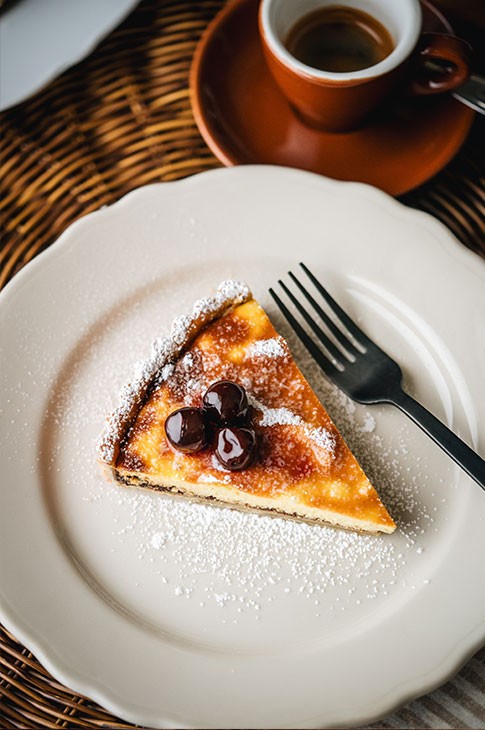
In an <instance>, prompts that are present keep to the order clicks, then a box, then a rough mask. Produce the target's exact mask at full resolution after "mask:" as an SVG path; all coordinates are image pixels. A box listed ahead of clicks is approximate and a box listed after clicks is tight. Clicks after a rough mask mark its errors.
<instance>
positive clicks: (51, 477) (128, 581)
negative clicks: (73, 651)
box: [45, 284, 450, 644]
mask: <svg viewBox="0 0 485 730" xmlns="http://www.w3.org/2000/svg"><path fill="white" fill-rule="evenodd" d="M201 286H202V284H201ZM184 306H185V304H184V302H179V301H177V308H178V309H179V311H180V310H183V308H184ZM204 306H205V305H204ZM164 308H165V306H164V302H163V301H162V303H161V302H160V299H158V300H157V299H156V298H154V299H153V301H150V303H149V306H148V304H146V305H145V304H144V302H143V300H142V301H141V304H140V306H139V311H133V312H130V313H129V314H126V315H125V316H126V317H127V319H126V321H125V320H120V321H119V322H118V321H114V322H112V323H110V326H109V327H107V328H100V327H97V328H96V329H95V334H94V335H93V337H92V338H91V339H89V341H88V340H86V342H85V345H84V346H83V350H82V357H80V358H79V359H78V360H76V361H75V362H74V364H71V365H70V366H69V368H68V369H67V370H66V371H65V372H63V373H61V374H60V377H59V378H58V380H57V382H58V384H59V385H58V386H56V391H55V392H54V394H53V397H52V399H51V402H50V407H49V408H50V410H49V414H48V416H47V421H48V431H49V434H50V436H49V439H48V440H46V442H45V447H46V453H47V452H48V453H49V457H48V464H47V468H46V478H45V479H46V482H48V484H49V487H48V490H49V492H51V493H52V494H53V495H54V496H53V498H52V500H51V501H52V504H53V505H54V506H55V510H56V514H55V516H54V519H55V521H56V522H57V523H59V525H60V527H59V531H60V532H62V533H65V534H68V535H69V536H70V540H71V542H72V544H73V545H74V546H75V549H76V560H77V562H78V563H79V564H81V565H83V566H84V568H83V571H84V572H85V573H86V574H88V573H90V572H91V573H93V574H94V575H96V576H97V579H98V580H99V582H100V583H101V584H102V585H103V589H104V590H105V591H106V592H107V593H110V594H111V595H114V596H116V598H117V600H118V602H120V603H122V604H123V605H124V606H129V607H130V609H132V610H134V611H136V612H137V613H139V614H141V615H142V616H143V617H144V618H148V619H149V620H150V622H151V623H152V624H155V625H163V626H166V625H167V622H168V625H171V624H172V623H174V624H176V626H177V629H178V630H179V631H182V632H183V631H185V630H187V631H189V629H190V627H191V626H193V624H194V621H197V622H199V621H202V623H204V622H208V623H207V626H208V628H207V631H208V632H209V633H210V631H213V633H212V634H211V635H212V636H219V634H218V630H219V629H218V628H217V627H219V628H220V625H221V624H224V622H227V626H230V625H232V624H238V625H239V626H242V625H246V624H247V623H248V622H249V624H251V622H254V621H256V624H255V626H256V625H259V623H261V629H262V628H263V625H264V640H266V639H267V637H268V635H269V634H271V631H273V629H272V628H271V627H272V626H273V625H274V627H275V628H274V642H275V644H276V643H277V642H278V641H279V639H278V637H279V636H280V635H281V632H282V631H283V632H285V633H286V634H287V632H289V633H290V634H291V631H292V629H291V616H292V615H294V611H298V612H299V615H303V616H305V621H307V625H308V633H309V634H311V633H312V632H313V631H320V629H321V627H320V624H319V623H318V621H319V616H322V615H325V616H326V624H325V625H326V626H333V625H334V624H333V621H334V620H337V619H336V618H335V617H338V616H340V617H342V620H343V617H344V616H346V615H352V616H354V615H355V611H358V615H359V616H360V617H361V616H363V615H367V612H372V611H373V610H374V608H371V607H373V606H376V605H377V604H379V605H383V602H384V601H387V600H388V599H389V598H392V596H397V595H400V593H401V592H402V591H405V592H407V591H409V590H413V589H414V590H418V589H423V586H427V585H428V584H429V583H428V582H427V581H430V580H431V582H432V571H430V570H428V557H429V555H430V552H429V547H428V546H429V545H430V543H432V542H433V540H434V539H435V538H434V537H433V535H435V536H436V539H437V540H441V539H442V537H441V534H440V533H441V532H442V531H443V526H444V522H443V519H444V517H443V515H445V516H446V514H447V511H448V510H449V508H450V507H449V506H448V505H447V504H446V503H443V502H442V496H443V495H439V496H438V491H434V490H430V489H429V476H428V470H427V464H426V452H424V456H423V453H422V452H420V451H419V449H418V450H417V451H415V452H413V453H412V458H411V455H410V453H409V448H410V445H409V444H410V427H409V426H408V424H407V422H403V421H399V422H397V421H392V420H391V421H389V423H388V422H387V420H386V419H387V417H388V415H389V414H388V413H387V411H385V409H381V408H375V409H371V408H365V407H363V406H356V405H355V404H354V403H353V402H352V401H350V400H349V399H347V398H346V397H345V396H344V395H343V394H342V393H341V392H340V391H338V389H336V388H335V387H334V386H332V385H331V384H330V383H329V382H328V381H327V380H325V378H324V377H323V376H322V374H321V373H320V372H319V370H318V368H317V367H316V365H315V363H314V362H313V361H312V359H311V357H310V356H309V355H308V354H307V352H306V350H305V349H304V348H302V347H301V346H300V345H299V344H298V342H297V341H296V340H295V338H292V337H291V335H290V336H289V337H288V339H289V341H290V344H291V349H292V353H293V354H294V355H295V357H296V360H297V362H298V364H299V365H300V367H301V368H302V370H303V371H304V373H305V375H307V377H308V378H309V380H310V382H311V384H312V386H313V387H314V388H315V390H316V392H317V394H318V395H319V397H320V398H321V400H322V401H323V402H324V404H325V406H326V407H327V408H328V410H329V412H330V415H331V416H332V417H333V418H334V420H335V421H336V423H337V425H338V427H339V429H340V430H341V431H342V432H343V435H344V436H345V437H346V439H347V441H348V443H349V445H350V447H351V448H352V450H353V451H354V452H355V453H356V454H357V456H358V458H359V460H360V461H361V463H362V465H363V467H364V469H365V471H366V472H367V473H368V475H369V477H370V478H371V481H373V482H374V483H375V485H376V487H377V488H378V490H379V493H380V495H381V496H382V498H383V501H384V502H385V504H386V506H387V507H388V508H389V511H390V512H391V514H392V516H393V517H394V518H395V519H396V521H397V523H398V529H397V530H396V532H395V533H394V534H393V535H386V536H372V535H360V534H356V533H351V532H345V531H342V530H337V529H332V528H326V527H322V526H318V525H306V524H303V523H298V522H292V521H290V520H284V519H280V518H274V517H269V516H259V515H254V514H251V513H244V512H237V511H233V510H229V509H223V508H219V507H213V506H210V505H208V506H206V505H199V504H194V503H190V502H187V501H183V500H180V499H175V498H172V497H169V496H163V495H157V494H147V493H145V492H143V491H142V490H137V489H135V488H130V489H125V488H123V487H120V486H117V485H113V484H107V483H105V482H104V480H103V479H102V477H101V476H100V474H99V471H98V465H97V464H96V455H95V453H94V441H95V437H96V435H97V433H98V432H99V428H100V424H101V423H102V421H103V418H104V415H105V412H106V410H108V408H107V403H108V404H109V402H110V398H111V395H110V394H109V393H106V388H107V387H108V388H111V389H112V390H114V389H115V384H116V382H118V381H119V380H120V379H124V375H123V373H125V372H129V370H130V369H131V366H130V361H131V362H132V361H133V360H134V359H135V358H136V353H137V352H140V351H141V349H142V347H143V343H144V342H145V341H146V338H147V332H148V328H149V327H150V326H151V327H153V322H154V321H155V322H156V321H157V312H158V311H160V309H164ZM270 314H271V312H270ZM132 317H135V319H134V320H133V324H131V325H129V323H130V321H131V319H130V318H132ZM159 326H160V325H157V328H158V327H159ZM278 326H280V324H278ZM130 327H131V329H130ZM281 331H282V334H286V332H285V329H284V326H282V327H281ZM120 333H121V335H123V334H125V336H124V337H123V336H120ZM126 333H127V334H126ZM132 333H135V338H134V337H133V336H132ZM148 337H149V338H150V335H148ZM127 342H128V347H127ZM156 349H157V350H158V351H162V352H163V340H160V341H159V343H158V345H157V348H156ZM267 356H268V355H267V353H266V354H265V355H261V357H267ZM185 357H186V358H188V359H187V362H186V365H187V370H188V371H190V370H193V368H194V363H193V362H190V355H186V356H185ZM183 360H184V358H182V361H183ZM120 363H121V364H122V367H123V371H122V373H121V374H120V372H119V368H120ZM123 363H124V364H123ZM268 366H269V364H268ZM166 367H167V370H166V374H170V373H171V367H172V365H171V364H170V363H169V364H168V365H166ZM262 367H263V369H264V364H263V365H262ZM141 371H142V372H143V368H141ZM164 372H165V371H164ZM195 380H197V379H195ZM254 405H255V406H257V407H259V410H260V413H261V418H262V419H263V422H264V423H266V424H267V425H268V427H271V426H270V424H272V423H273V424H277V423H280V424H281V423H283V424H284V423H287V424H289V425H293V426H295V425H296V426H297V427H298V426H299V425H301V424H300V423H299V417H298V416H297V414H295V413H292V412H291V410H290V409H280V408H274V409H271V408H264V407H262V405H261V404H256V403H254ZM108 407H109V406H108ZM398 418H399V416H398V415H397V414H396V416H395V419H398ZM383 419H384V420H383ZM396 424H398V425H396ZM301 426H302V427H303V428H304V427H305V426H304V425H301ZM46 428H47V426H46ZM311 435H312V438H314V440H315V443H316V447H317V448H323V449H331V447H332V444H331V443H329V441H328V434H327V432H326V431H324V430H322V431H319V430H318V429H314V433H312V434H311ZM319 440H320V446H318V445H317V442H318V441H319ZM58 475H59V476H58ZM224 476H225V475H224V473H223V472H222V471H221V472H220V477H221V478H222V479H223V478H224ZM433 481H436V475H434V477H433ZM445 532H446V530H445ZM93 535H95V536H96V540H93V539H92V538H93ZM101 540H102V541H103V543H104V544H105V547H104V549H103V550H100V549H99V547H98V544H99V542H100V541H101ZM155 596H156V599H155ZM177 607H178V608H177ZM200 611H202V612H203V613H202V616H198V618H197V619H196V618H195V615H194V612H200ZM362 612H363V613H362ZM369 615H370V614H369ZM160 616H161V618H160ZM184 616H186V619H184ZM332 616H333V617H334V619H332V618H331V617H332ZM258 617H259V618H258ZM278 617H282V618H278ZM266 619H268V621H269V624H268V621H266ZM183 621H185V623H183ZM278 621H282V622H283V623H282V624H281V623H278ZM210 622H212V624H210ZM285 622H286V623H285ZM329 622H330V623H329ZM182 623H183V626H182V629H180V625H181V624H182ZM337 623H338V621H337ZM224 625H226V624H224ZM210 626H212V627H213V629H210ZM254 636H255V637H258V636H259V634H257V631H256V633H255V634H254ZM258 640H263V637H262V636H259V639H258ZM255 641H256V638H255Z"/></svg>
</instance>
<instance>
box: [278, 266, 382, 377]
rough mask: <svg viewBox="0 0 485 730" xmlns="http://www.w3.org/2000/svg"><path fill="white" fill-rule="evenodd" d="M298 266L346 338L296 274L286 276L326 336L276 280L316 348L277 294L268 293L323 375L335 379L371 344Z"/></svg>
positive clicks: (325, 291)
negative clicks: (297, 313)
mask: <svg viewBox="0 0 485 730" xmlns="http://www.w3.org/2000/svg"><path fill="white" fill-rule="evenodd" d="M300 266H301V268H302V269H303V271H304V272H305V274H306V275H307V277H308V278H309V279H310V281H311V283H312V284H313V285H314V287H315V288H316V289H317V291H318V293H319V294H320V295H321V296H322V297H323V299H324V301H325V302H326V304H327V306H328V307H329V309H330V311H331V312H332V314H333V316H334V317H335V318H336V319H337V320H340V323H341V325H343V327H345V329H346V330H347V333H348V334H346V333H344V332H343V331H342V329H341V326H338V325H337V324H336V322H335V320H334V319H332V317H331V316H330V315H329V314H328V313H327V312H326V311H325V310H324V309H323V307H322V306H321V305H320V304H319V303H318V302H317V301H316V299H315V297H314V296H313V295H312V294H311V293H310V292H309V291H308V289H306V288H305V286H303V284H302V283H301V281H300V280H299V279H298V278H297V277H296V276H295V274H293V272H291V271H289V272H288V275H289V277H290V278H291V280H292V282H293V283H294V284H295V285H296V286H297V287H298V289H299V291H300V292H301V294H302V295H303V296H304V297H305V299H306V300H307V302H308V303H309V304H310V305H311V307H312V309H313V310H314V312H315V313H316V314H317V315H318V317H319V318H320V320H321V321H322V322H323V323H324V325H325V326H326V328H327V332H326V331H324V330H323V329H322V327H321V326H320V324H319V323H318V322H317V321H316V319H315V315H314V314H310V313H309V312H308V311H307V309H306V308H305V306H304V305H303V304H302V303H301V302H300V301H299V300H298V299H297V297H296V296H295V294H293V292H292V291H291V290H290V289H289V288H288V286H287V285H286V284H285V283H284V282H283V281H281V280H279V281H278V283H279V285H280V286H281V288H282V289H283V291H284V293H285V295H286V296H287V297H288V299H289V300H290V302H291V303H292V304H293V306H294V307H295V309H296V310H297V311H298V312H299V314H300V315H301V317H302V318H303V320H304V321H305V322H306V323H307V325H308V327H309V328H310V329H311V330H312V331H313V333H314V334H315V335H316V337H317V339H318V342H319V345H317V344H316V342H315V340H314V339H313V338H312V337H311V336H310V334H309V333H308V332H307V330H306V329H305V328H304V327H303V326H302V324H301V323H300V321H299V320H298V319H297V318H296V317H295V316H294V314H293V313H292V312H291V310H290V309H289V308H288V306H287V305H286V304H285V303H284V302H283V301H282V299H281V298H280V297H279V296H278V294H276V292H275V291H274V290H273V289H270V290H269V291H270V294H271V296H272V297H273V299H274V300H275V302H276V304H277V305H278V307H279V309H280V310H281V312H282V314H283V315H284V317H285V318H286V319H287V321H288V322H289V324H290V325H291V327H292V328H293V330H294V331H295V333H296V334H297V335H298V337H299V338H300V340H301V341H302V342H303V344H304V345H305V346H306V347H307V349H308V350H309V351H310V353H311V354H312V355H313V357H314V358H315V359H316V361H317V362H318V364H319V365H320V366H321V367H322V369H323V370H324V372H325V373H326V374H327V375H328V376H329V377H335V376H336V375H337V373H338V372H340V371H342V370H343V369H344V368H345V365H346V363H349V362H353V361H354V360H355V358H356V356H358V355H359V354H361V353H362V352H365V350H366V349H367V347H369V345H370V344H371V342H370V340H369V339H368V337H367V336H366V335H365V334H364V333H363V332H362V331H361V330H360V329H359V328H358V327H357V325H356V324H355V323H354V322H353V321H352V320H351V319H350V317H349V316H348V315H347V314H346V313H345V312H344V310H343V309H342V308H341V307H340V306H339V304H337V302H336V301H335V300H334V299H333V297H332V296H331V295H330V294H329V292H328V291H327V290H326V289H325V287H324V286H323V285H322V284H321V283H320V282H319V281H318V279H317V278H316V277H315V276H314V274H312V272H311V271H310V270H309V269H308V268H307V266H305V264H303V263H300ZM322 348H323V349H322Z"/></svg>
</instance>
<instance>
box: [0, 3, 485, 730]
mask: <svg viewBox="0 0 485 730" xmlns="http://www.w3.org/2000/svg"><path fill="white" fill-rule="evenodd" d="M221 5H222V0H199V1H198V2H192V3H190V2H184V0H168V1H164V0H143V1H142V2H141V3H140V5H139V6H138V7H137V8H136V10H135V11H134V12H133V13H132V15H131V16H130V17H129V18H128V19H127V20H126V21H125V22H124V23H123V24H122V25H121V26H120V27H119V28H118V29H117V30H116V31H115V32H113V33H112V34H111V35H110V36H109V37H108V38H106V39H105V40H104V41H103V42H102V43H101V44H100V46H99V47H98V48H97V49H96V50H95V51H94V52H93V53H92V54H91V55H90V56H89V57H88V58H87V59H86V60H85V61H83V62H82V63H80V64H79V65H77V66H76V67H74V68H72V69H70V70H69V71H67V72H66V73H65V74H63V75H62V76H61V77H60V78H59V79H58V80H57V81H55V82H53V83H51V84H50V85H49V86H48V87H47V88H46V89H44V90H42V91H41V92H39V93H38V94H37V95H36V96H35V97H33V98H32V99H30V100H28V101H26V102H24V103H23V104H21V105H20V106H18V107H16V108H15V109H12V110H9V111H8V112H5V113H4V114H3V115H2V117H1V122H2V145H1V151H0V180H1V192H2V196H1V202H0V211H1V222H2V231H3V236H2V247H1V254H0V256H1V258H0V261H1V271H0V286H3V285H4V284H5V283H6V282H7V281H8V280H9V279H10V278H11V277H12V276H13V275H14V274H15V273H16V272H17V271H18V270H19V269H20V268H22V266H24V265H25V264H26V263H27V262H28V261H30V260H31V259H32V258H33V257H34V256H35V255H36V254H38V253H39V252H40V251H42V250H43V249H45V248H46V247H47V246H49V245H50V244H51V243H52V242H53V241H55V240H56V239H57V238H58V236H59V235H60V233H61V232H62V231H63V230H64V229H65V228H66V227H67V226H68V225H69V224H70V223H72V222H73V221H74V220H76V219H77V218H79V217H80V216H82V215H85V214H86V213H89V212H90V211H93V210H95V209H97V208H99V207H100V206H102V205H107V204H110V203H112V202H114V201H115V200H117V199H119V198H120V197H122V196H123V195H124V194H125V193H127V192H129V191H130V190H132V189H134V188H136V187H139V186H141V185H145V184H147V183H151V182H156V181H161V180H174V179H177V178H181V177H184V176H187V175H191V174H194V173H197V172H201V171H203V170H207V169H209V168H211V167H217V166H218V165H219V163H218V162H217V160H216V159H215V158H214V157H213V155H212V154H211V152H210V151H209V150H208V148H207V147H206V145H205V143H204V142H203V140H202V138H201V137H200V135H199V133H198V131H197V127H196V125H195V123H194V120H193V116H192V113H191V109H190V98H189V90H188V72H189V67H190V62H191V58H192V54H193V51H194V49H195V45H196V43H197V40H198V39H199V37H200V35H201V33H202V32H203V30H204V29H205V27H206V26H207V23H208V22H209V20H210V19H211V18H212V17H213V16H214V15H215V13H216V12H217V11H218V10H219V8H220V7H221ZM483 132H484V125H483V123H482V122H481V121H478V122H477V123H476V124H475V126H474V128H473V130H472V133H471V135H470V137H469V139H468V140H467V142H466V143H465V145H464V147H463V149H462V150H461V151H460V153H459V154H458V155H457V157H456V158H455V160H454V161H453V162H452V163H451V164H450V165H448V167H447V168H446V170H444V171H443V172H442V173H441V174H440V175H438V176H437V177H436V178H435V179H434V180H432V181H430V182H429V183H428V184H427V185H425V186H423V187H422V188H420V189H419V190H416V191H413V192H412V193H409V194H408V195H407V196H405V197H404V198H403V202H405V203H407V204H409V205H412V206H414V207H419V208H421V209H423V210H426V211H428V212H430V213H431V214H433V215H434V216H436V217H437V218H440V219H441V220H442V221H443V222H444V223H445V224H446V225H447V226H448V227H449V228H450V229H451V230H452V231H453V233H454V234H455V235H456V236H457V237H458V238H459V239H460V240H461V241H462V242H463V243H464V244H465V245H466V246H468V247H469V248H471V249H473V250H475V251H477V252H480V253H481V254H482V255H485V224H484V220H485V216H484V212H485V189H484V188H485V186H484V166H483V161H484V148H485V135H484V134H483ZM464 671H465V674H463V673H462V675H460V678H461V679H460V681H461V682H462V683H463V682H465V684H467V683H468V686H469V687H471V689H470V690H469V691H466V692H465V695H466V704H467V706H469V707H470V711H471V712H472V713H473V715H474V716H475V717H476V718H477V719H478V721H480V718H481V720H482V725H479V724H477V725H474V726H476V727H483V725H485V709H484V707H483V704H482V705H480V702H478V701H477V700H476V699H473V697H476V693H477V691H478V693H480V691H481V692H482V694H483V691H484V685H485V651H484V650H482V652H481V653H480V654H479V655H477V657H476V658H475V659H473V660H472V663H471V664H469V665H468V669H466V670H464ZM443 692H444V697H445V699H446V696H448V697H450V698H451V699H452V700H453V702H455V704H456V702H458V705H460V702H462V704H465V700H463V698H460V683H458V684H451V683H449V684H448V685H446V687H445V688H444V690H443ZM470 703H471V704H470ZM445 705H446V703H445V702H442V701H441V700H440V699H439V698H438V699H437V698H436V696H430V698H428V699H427V700H426V704H425V705H424V704H423V705H422V706H421V705H420V704H419V703H413V706H412V707H409V708H407V709H406V710H402V711H401V712H400V713H399V714H398V715H396V716H395V721H394V720H389V721H383V722H382V723H378V725H377V726H378V727H381V728H384V727H397V726H399V727H462V726H463V724H462V723H461V720H460V718H461V715H460V713H459V712H456V714H455V715H454V714H453V712H451V711H450V710H449V709H445ZM423 707H424V708H427V710H426V711H427V712H428V716H426V715H425V714H422V713H424V712H425V710H424V709H422V708H423ZM421 710H422V712H421ZM429 713H434V717H435V718H437V719H438V720H437V721H438V722H439V720H440V719H441V720H442V722H443V724H437V725H436V724H433V723H432V721H431V720H430V719H429ZM394 722H395V723H398V724H394ZM389 723H390V724H389ZM0 727H2V728H59V727H72V728H76V727H79V728H88V727H89V728H101V727H103V728H106V727H109V728H128V727H133V726H132V725H129V724H127V723H124V722H122V721H120V720H117V719H116V718H114V717H113V716H111V715H110V714H109V713H107V712H106V711H104V710H102V709H101V708H99V707H98V706H97V705H96V704H95V703H93V702H91V701H90V700H87V699H85V698H82V697H79V696H77V695H75V694H73V693H72V692H71V691H69V690H68V689H66V688H65V687H63V686H62V685H60V684H59V683H58V682H57V681H56V680H54V679H53V678H52V677H51V676H50V675H49V674H48V673H47V672H46V671H45V670H44V669H43V668H42V666H41V665H40V664H39V662H38V661H37V660H36V659H35V657H33V656H32V654H30V652H29V651H28V650H27V649H25V647H23V646H22V645H21V644H20V643H19V642H18V641H17V640H16V639H15V637H13V636H12V635H11V634H10V633H8V632H7V631H6V630H4V629H2V628H1V627H0Z"/></svg>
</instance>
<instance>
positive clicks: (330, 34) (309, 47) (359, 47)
mask: <svg viewBox="0 0 485 730" xmlns="http://www.w3.org/2000/svg"><path fill="white" fill-rule="evenodd" d="M285 46H286V48H287V50H288V51H289V52H290V53H291V55H292V56H294V57H295V58H296V59H297V60H298V61H301V62H302V63H304V64H306V65H307V66H312V67H313V68H316V69H319V70H321V71H330V72H334V73H346V72H349V71H360V70H361V69H364V68H369V67H370V66H375V65H376V64H377V63H379V61H382V60H383V59H384V58H386V56H388V55H389V54H390V53H391V51H392V50H393V48H394V43H393V40H392V38H391V35H390V33H389V31H388V30H387V29H386V28H385V27H384V26H383V25H382V23H380V22H379V21H378V20H376V19H375V18H373V17H372V16H371V15H369V14H368V13H365V12H364V11H363V10H358V9H357V8H350V7H343V6H338V5H331V6H328V7H322V8H318V9H317V10H314V11H312V12H311V13H308V14H307V15H304V16H303V17H302V18H300V20H298V22H297V23H296V24H295V25H294V26H293V28H292V29H291V30H290V32H289V33H288V36H287V38H286V42H285Z"/></svg>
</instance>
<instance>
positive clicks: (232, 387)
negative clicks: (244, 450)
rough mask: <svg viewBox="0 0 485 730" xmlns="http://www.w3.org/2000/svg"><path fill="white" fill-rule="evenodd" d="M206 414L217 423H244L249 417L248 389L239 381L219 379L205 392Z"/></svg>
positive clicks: (203, 400) (204, 405)
mask: <svg viewBox="0 0 485 730" xmlns="http://www.w3.org/2000/svg"><path fill="white" fill-rule="evenodd" d="M202 403H203V410H204V414H205V415H206V416H207V418H208V419H209V421H211V422H212V423H215V424H216V425H230V426H235V425H237V424H240V425H243V424H244V423H245V422H246V420H247V417H248V413H249V403H248V397H247V395H246V391H245V390H244V388H243V387H242V386H241V385H238V383H233V382H232V381H230V380H219V381H218V382H217V383H213V384H212V385H211V386H210V387H209V388H208V389H207V390H206V392H205V393H204V397H203V399H202Z"/></svg>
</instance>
